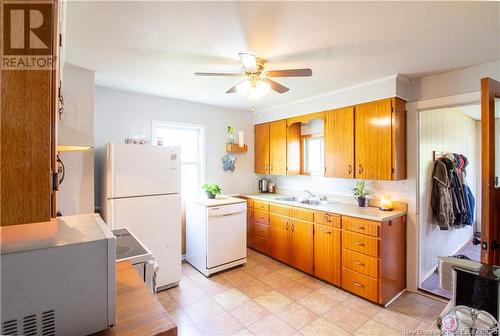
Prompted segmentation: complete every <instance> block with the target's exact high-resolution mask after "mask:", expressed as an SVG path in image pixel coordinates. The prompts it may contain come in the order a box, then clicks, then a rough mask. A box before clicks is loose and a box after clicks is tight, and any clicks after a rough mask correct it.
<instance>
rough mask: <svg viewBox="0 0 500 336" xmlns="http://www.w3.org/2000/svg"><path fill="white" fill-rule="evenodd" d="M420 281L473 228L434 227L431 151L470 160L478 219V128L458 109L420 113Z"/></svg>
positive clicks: (461, 241)
mask: <svg viewBox="0 0 500 336" xmlns="http://www.w3.org/2000/svg"><path fill="white" fill-rule="evenodd" d="M419 116H420V200H419V206H420V230H421V231H420V232H421V236H420V276H421V279H420V281H423V280H424V279H425V277H426V276H427V275H429V273H430V272H432V271H433V270H434V269H435V267H436V266H437V264H438V260H437V257H438V256H449V255H452V254H454V253H456V252H457V250H458V249H460V248H461V247H462V246H463V245H464V244H465V243H466V242H467V241H468V240H470V239H471V237H472V234H473V227H472V226H471V227H466V228H463V229H456V230H453V231H441V230H440V229H439V227H438V226H437V225H436V224H435V220H434V219H433V216H432V209H431V206H430V201H431V190H432V170H433V167H434V166H433V161H432V151H433V150H442V151H449V152H455V153H461V154H464V155H465V156H467V158H468V159H469V165H468V167H467V178H466V180H467V184H468V185H469V187H470V188H471V190H472V192H473V194H474V197H475V198H476V211H475V216H474V217H475V220H476V221H478V220H480V214H479V213H478V211H479V210H480V207H479V206H478V204H479V202H478V195H479V194H480V189H481V186H480V184H478V181H479V180H478V178H477V176H478V175H480V173H481V170H480V167H481V162H480V161H481V155H480V145H481V144H480V142H479V140H478V139H479V137H478V135H477V132H478V131H480V129H479V128H478V127H477V124H478V123H480V121H477V120H474V119H472V118H470V117H468V116H467V115H465V114H463V112H462V111H461V110H460V108H448V109H439V110H430V111H424V112H421V113H420V115H419Z"/></svg>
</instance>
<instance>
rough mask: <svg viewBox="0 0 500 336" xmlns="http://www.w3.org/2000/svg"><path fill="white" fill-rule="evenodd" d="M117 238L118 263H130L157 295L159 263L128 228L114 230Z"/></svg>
mask: <svg viewBox="0 0 500 336" xmlns="http://www.w3.org/2000/svg"><path fill="white" fill-rule="evenodd" d="M112 231H113V234H114V235H115V236H116V261H117V262H118V261H123V260H127V261H129V262H130V263H131V264H132V265H133V266H134V268H135V269H136V270H137V271H138V272H139V274H140V275H141V277H142V279H143V280H144V282H145V283H146V284H147V285H148V287H149V288H150V289H151V292H153V293H156V273H157V271H158V262H157V261H156V260H155V258H154V256H153V254H152V253H151V252H150V251H149V250H148V249H147V248H146V247H145V246H144V245H143V244H142V243H141V242H140V241H139V239H137V237H136V236H134V234H133V233H132V232H130V231H129V230H128V229H126V228H121V229H116V230H112Z"/></svg>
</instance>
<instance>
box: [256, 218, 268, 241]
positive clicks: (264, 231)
mask: <svg viewBox="0 0 500 336" xmlns="http://www.w3.org/2000/svg"><path fill="white" fill-rule="evenodd" d="M255 234H256V235H257V236H261V237H262V238H269V225H265V224H261V223H257V222H256V223H255Z"/></svg>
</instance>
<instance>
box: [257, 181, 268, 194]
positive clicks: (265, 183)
mask: <svg viewBox="0 0 500 336" xmlns="http://www.w3.org/2000/svg"><path fill="white" fill-rule="evenodd" d="M259 192H261V193H266V192H268V181H267V180H266V179H265V178H263V179H260V180H259Z"/></svg>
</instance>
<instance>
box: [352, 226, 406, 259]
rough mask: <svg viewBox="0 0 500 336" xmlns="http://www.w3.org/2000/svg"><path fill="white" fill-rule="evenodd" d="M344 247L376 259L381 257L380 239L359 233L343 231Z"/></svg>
mask: <svg viewBox="0 0 500 336" xmlns="http://www.w3.org/2000/svg"><path fill="white" fill-rule="evenodd" d="M342 247H344V248H346V249H349V250H351V251H355V252H360V253H364V254H367V255H370V256H372V257H375V258H378V256H379V252H378V250H379V239H378V238H374V237H370V236H367V235H363V234H359V233H354V232H350V231H346V230H342ZM394 253H397V251H394Z"/></svg>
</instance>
